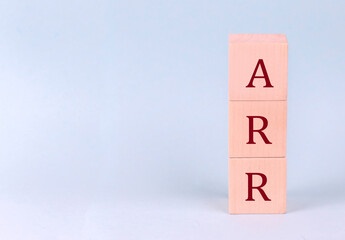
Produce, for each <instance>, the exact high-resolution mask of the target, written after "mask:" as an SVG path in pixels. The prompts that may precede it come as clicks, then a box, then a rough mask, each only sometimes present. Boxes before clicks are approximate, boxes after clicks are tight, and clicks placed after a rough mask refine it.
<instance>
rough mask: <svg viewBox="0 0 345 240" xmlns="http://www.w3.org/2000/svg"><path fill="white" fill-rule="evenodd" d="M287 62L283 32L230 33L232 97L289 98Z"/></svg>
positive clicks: (230, 96) (237, 98)
mask: <svg viewBox="0 0 345 240" xmlns="http://www.w3.org/2000/svg"><path fill="white" fill-rule="evenodd" d="M287 64H288V44H287V40H286V37H285V35H284V34H230V37H229V98H230V100H286V99H287V70H288V65H287Z"/></svg>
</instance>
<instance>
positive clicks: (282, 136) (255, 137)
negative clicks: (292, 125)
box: [229, 34, 288, 214]
mask: <svg viewBox="0 0 345 240" xmlns="http://www.w3.org/2000/svg"><path fill="white" fill-rule="evenodd" d="M287 70H288V44H287V39H286V36H285V35H284V34H230V37H229V212H230V213H234V214H241V213H284V212H285V211H286V120H287V116H286V114H287Z"/></svg>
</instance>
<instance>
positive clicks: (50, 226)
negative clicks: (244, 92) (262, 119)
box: [0, 0, 345, 239]
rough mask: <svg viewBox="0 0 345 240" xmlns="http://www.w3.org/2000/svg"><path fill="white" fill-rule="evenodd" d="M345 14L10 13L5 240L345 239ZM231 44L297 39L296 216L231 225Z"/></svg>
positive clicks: (292, 166) (293, 97)
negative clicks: (275, 36)
mask: <svg viewBox="0 0 345 240" xmlns="http://www.w3.org/2000/svg"><path fill="white" fill-rule="evenodd" d="M344 10H345V4H344V2H342V1H317V2H316V1H200V0H198V1H170V2H168V1H94V2H91V1H2V2H1V3H0V79H1V81H0V144H1V145H0V146H1V148H0V149H1V150H0V163H1V164H0V199H1V201H0V238H1V239H24V238H25V239H229V237H230V236H231V237H234V239H247V238H248V239H253V237H258V238H257V239H262V238H265V239H277V238H278V237H279V239H345V231H344V222H345V217H344V216H345V189H344V183H345V174H344V173H345V150H344V149H345V140H344V135H345V106H344V103H345V94H344V91H345V77H344V76H345V74H344V69H345V60H344V53H345V31H344V29H345V17H344ZM229 33H285V34H286V35H287V37H288V41H289V88H288V152H287V155H288V211H289V213H288V214H286V215H275V216H230V215H227V214H226V211H227V203H226V201H227V200H226V198H227V157H228V148H227V142H228V139H227V134H228V126H227V120H228V112H227V111H228V109H227V105H228V95H227V94H228V92H227V86H228V84H227V80H228V79H227V77H228V34H229ZM271 226H272V227H271ZM284 236H285V238H284Z"/></svg>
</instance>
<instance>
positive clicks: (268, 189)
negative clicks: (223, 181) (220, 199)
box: [229, 158, 286, 214]
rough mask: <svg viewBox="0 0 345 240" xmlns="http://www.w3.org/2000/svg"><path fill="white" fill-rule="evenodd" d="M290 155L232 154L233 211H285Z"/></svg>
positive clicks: (231, 187)
mask: <svg viewBox="0 0 345 240" xmlns="http://www.w3.org/2000/svg"><path fill="white" fill-rule="evenodd" d="M285 211H286V158H230V160H229V213H232V214H240V213H243V214H245V213H285Z"/></svg>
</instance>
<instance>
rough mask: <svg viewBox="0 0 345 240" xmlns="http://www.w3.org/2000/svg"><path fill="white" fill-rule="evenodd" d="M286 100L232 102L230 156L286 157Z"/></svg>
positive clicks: (230, 106)
mask: <svg viewBox="0 0 345 240" xmlns="http://www.w3.org/2000/svg"><path fill="white" fill-rule="evenodd" d="M286 110H287V104H286V101H230V103H229V156H230V157H285V156H286Z"/></svg>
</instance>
